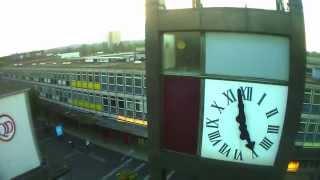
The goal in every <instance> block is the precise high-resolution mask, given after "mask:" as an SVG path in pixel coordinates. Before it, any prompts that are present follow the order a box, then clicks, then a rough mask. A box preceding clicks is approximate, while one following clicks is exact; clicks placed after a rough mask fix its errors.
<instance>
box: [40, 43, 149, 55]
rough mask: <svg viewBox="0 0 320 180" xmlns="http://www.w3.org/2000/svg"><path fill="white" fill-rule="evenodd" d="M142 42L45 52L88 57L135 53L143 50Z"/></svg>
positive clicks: (97, 44) (89, 45)
mask: <svg viewBox="0 0 320 180" xmlns="http://www.w3.org/2000/svg"><path fill="white" fill-rule="evenodd" d="M144 45H145V44H144V41H123V42H120V43H119V44H118V45H112V46H110V45H109V44H108V43H107V42H102V43H95V44H82V45H74V46H68V47H62V48H56V49H51V50H47V51H46V52H47V53H48V52H49V53H54V54H57V53H68V52H75V51H78V52H80V56H90V55H95V54H97V53H98V52H103V53H106V54H108V53H120V52H128V51H135V50H136V49H137V48H144Z"/></svg>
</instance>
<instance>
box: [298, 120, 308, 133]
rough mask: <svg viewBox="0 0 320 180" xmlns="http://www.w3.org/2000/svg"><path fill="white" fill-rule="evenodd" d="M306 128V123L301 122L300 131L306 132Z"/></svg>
mask: <svg viewBox="0 0 320 180" xmlns="http://www.w3.org/2000/svg"><path fill="white" fill-rule="evenodd" d="M305 130H306V124H305V123H302V122H300V123H299V129H298V132H304V131H305Z"/></svg>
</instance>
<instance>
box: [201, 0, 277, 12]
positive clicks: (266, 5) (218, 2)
mask: <svg viewBox="0 0 320 180" xmlns="http://www.w3.org/2000/svg"><path fill="white" fill-rule="evenodd" d="M201 2H202V5H203V6H204V7H239V8H245V7H246V8H255V9H270V10H276V7H277V6H276V0H262V1H258V0H202V1H201Z"/></svg>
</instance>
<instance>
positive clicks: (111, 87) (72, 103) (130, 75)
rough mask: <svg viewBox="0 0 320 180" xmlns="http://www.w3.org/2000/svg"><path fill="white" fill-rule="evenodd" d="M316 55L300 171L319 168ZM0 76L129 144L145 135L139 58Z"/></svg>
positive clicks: (7, 70)
mask: <svg viewBox="0 0 320 180" xmlns="http://www.w3.org/2000/svg"><path fill="white" fill-rule="evenodd" d="M319 69H320V58H315V57H308V58H307V69H306V74H305V79H306V84H305V98H304V104H303V113H302V115H301V122H300V124H299V131H298V132H297V136H296V142H295V145H296V148H297V152H296V155H295V156H296V158H295V159H294V160H297V161H299V163H300V172H301V173H302V174H303V173H304V172H313V171H318V170H319V169H320V156H319V154H320V149H319V148H320V80H319V78H318V77H317V71H318V70H319ZM0 76H1V78H3V79H7V80H12V81H18V82H24V83H27V84H29V85H31V86H33V87H34V89H35V90H36V91H37V92H38V93H39V97H40V99H41V100H43V101H44V102H46V103H48V104H49V105H51V106H52V107H55V108H54V109H58V107H61V108H60V109H59V110H57V112H58V113H59V111H60V110H61V112H60V113H62V112H63V111H68V112H74V115H73V116H74V117H75V119H78V120H81V118H82V117H84V118H82V119H88V117H91V118H93V119H95V120H96V121H94V123H95V124H96V125H97V126H100V127H103V128H105V129H106V130H107V131H108V129H109V130H111V131H116V132H118V133H119V134H121V136H123V137H124V138H126V137H128V135H129V137H130V138H131V139H133V140H134V141H133V143H136V142H138V141H140V140H141V139H142V140H146V139H147V138H148V134H147V125H148V119H146V114H147V104H146V96H145V95H146V85H145V66H144V63H140V64H135V63H128V62H115V63H85V62H82V63H77V64H70V65H62V64H56V65H54V66H51V65H49V64H47V65H43V66H36V67H35V66H32V65H31V64H30V65H24V66H21V67H15V66H7V67H3V68H1V70H0Z"/></svg>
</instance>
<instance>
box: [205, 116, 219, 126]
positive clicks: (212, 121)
mask: <svg viewBox="0 0 320 180" xmlns="http://www.w3.org/2000/svg"><path fill="white" fill-rule="evenodd" d="M206 119H207V122H206V127H210V128H218V127H219V124H218V121H219V119H216V120H211V119H209V118H206Z"/></svg>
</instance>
